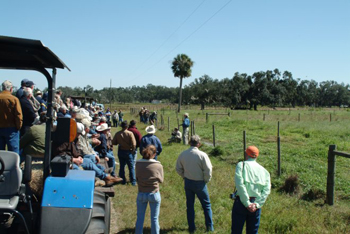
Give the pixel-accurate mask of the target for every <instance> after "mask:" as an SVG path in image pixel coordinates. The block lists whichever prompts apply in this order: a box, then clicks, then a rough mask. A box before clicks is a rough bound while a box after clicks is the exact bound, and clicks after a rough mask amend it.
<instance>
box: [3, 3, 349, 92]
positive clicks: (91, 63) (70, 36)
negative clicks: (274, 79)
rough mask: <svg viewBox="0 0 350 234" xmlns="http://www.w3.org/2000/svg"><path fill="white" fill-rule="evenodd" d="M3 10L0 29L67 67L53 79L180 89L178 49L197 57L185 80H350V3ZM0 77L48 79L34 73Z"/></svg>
mask: <svg viewBox="0 0 350 234" xmlns="http://www.w3.org/2000/svg"><path fill="white" fill-rule="evenodd" d="M0 9H1V14H0V34H1V35H4V36H13V37H21V38H30V39H38V40H41V41H42V42H43V43H44V44H45V45H46V46H48V47H49V48H50V49H51V50H52V51H53V52H55V53H56V54H57V55H58V56H59V57H60V58H61V59H62V60H63V61H64V62H65V63H66V64H67V66H68V67H69V68H70V69H71V70H72V71H71V72H68V71H67V70H58V75H57V82H56V86H71V87H76V86H78V87H84V86H86V85H91V86H93V87H94V88H95V89H102V88H103V87H109V85H110V80H112V86H113V87H129V86H133V85H138V86H142V85H147V84H149V83H151V84H154V85H163V86H168V87H176V86H178V85H179V79H177V78H174V76H173V73H172V71H171V69H170V66H171V61H172V59H173V58H174V57H175V56H176V55H177V54H180V53H185V54H187V55H188V56H189V57H190V58H191V59H192V60H193V61H194V62H195V64H194V67H193V72H192V77H190V78H188V79H185V80H184V85H186V84H189V83H190V82H192V81H193V80H194V79H195V78H198V77H200V76H202V75H204V74H207V75H209V76H211V77H212V78H214V79H222V78H226V77H228V78H232V76H233V75H234V73H235V72H239V73H248V74H252V73H253V72H256V71H266V70H273V69H275V68H278V69H280V71H284V70H288V71H290V72H292V73H293V77H294V78H301V79H303V80H305V79H307V80H311V79H313V80H316V81H317V82H322V81H326V80H335V81H337V82H339V83H341V82H344V83H347V84H349V83H350V1H349V0H337V1H334V0H333V1H331V0H329V1H328V0H317V1H316V0H293V1H284V0H247V1H236V0H232V1H228V0H205V1H203V0H129V1H125V0H124V1H121V0H101V1H90V0H74V1H73V0H60V1H43V0H41V1H38V0H37V1H27V0H17V1H10V0H3V1H1V2H0ZM0 77H1V79H0V80H2V81H3V80H5V79H10V80H11V81H13V83H14V85H19V83H20V81H21V80H22V79H23V78H29V79H32V80H33V81H34V82H35V83H36V85H37V87H38V88H40V89H42V88H44V87H46V86H47V85H46V81H45V78H44V77H43V76H42V75H40V74H39V73H36V72H28V71H21V72H13V71H0ZM2 81H1V82H2Z"/></svg>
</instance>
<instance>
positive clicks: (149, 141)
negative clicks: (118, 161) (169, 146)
mask: <svg viewBox="0 0 350 234" xmlns="http://www.w3.org/2000/svg"><path fill="white" fill-rule="evenodd" d="M148 145H154V146H155V147H156V149H157V155H156V156H158V155H160V153H161V152H162V150H163V148H162V143H161V142H160V140H159V138H158V137H156V136H155V135H153V134H147V135H145V136H143V137H142V138H141V142H140V153H141V154H142V150H143V149H144V148H146V147H147V146H148Z"/></svg>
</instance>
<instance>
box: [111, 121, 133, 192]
mask: <svg viewBox="0 0 350 234" xmlns="http://www.w3.org/2000/svg"><path fill="white" fill-rule="evenodd" d="M121 127H122V130H121V131H119V132H117V133H116V134H115V135H114V137H113V140H112V143H113V145H119V146H118V158H119V165H120V167H119V177H120V178H122V179H123V180H124V184H125V183H126V178H125V166H126V165H128V168H129V178H130V183H131V184H132V185H133V186H136V175H135V158H134V152H135V149H136V140H135V137H134V134H133V133H132V132H130V131H129V130H128V121H126V120H125V121H123V122H122V123H121Z"/></svg>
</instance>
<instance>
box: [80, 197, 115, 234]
mask: <svg viewBox="0 0 350 234" xmlns="http://www.w3.org/2000/svg"><path fill="white" fill-rule="evenodd" d="M110 218H111V201H110V199H109V197H106V195H105V194H104V193H102V192H98V191H94V205H93V209H92V217H91V220H90V224H89V226H88V228H87V230H86V232H85V234H109V230H110Z"/></svg>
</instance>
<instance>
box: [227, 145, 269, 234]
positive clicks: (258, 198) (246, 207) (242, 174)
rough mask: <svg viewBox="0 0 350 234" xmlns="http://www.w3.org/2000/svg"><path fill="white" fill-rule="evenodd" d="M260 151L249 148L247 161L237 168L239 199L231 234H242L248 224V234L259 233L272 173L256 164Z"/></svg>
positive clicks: (235, 206) (246, 153)
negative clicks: (262, 209)
mask: <svg viewBox="0 0 350 234" xmlns="http://www.w3.org/2000/svg"><path fill="white" fill-rule="evenodd" d="M258 156H259V149H258V148H257V147H255V146H249V147H248V148H247V149H246V151H245V161H244V162H239V163H238V164H237V167H236V173H235V184H236V189H237V194H236V195H237V197H236V200H235V202H234V204H233V208H232V226H231V233H234V234H235V233H240V234H241V233H242V230H243V226H244V223H245V222H247V223H246V232H247V233H258V229H259V224H260V215H261V207H262V206H263V205H264V203H265V201H266V199H267V196H268V195H269V194H270V190H271V182H270V181H271V179H270V173H269V172H268V171H267V170H266V169H265V168H264V167H262V166H261V165H260V164H258V163H257V162H256V159H257V158H258Z"/></svg>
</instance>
